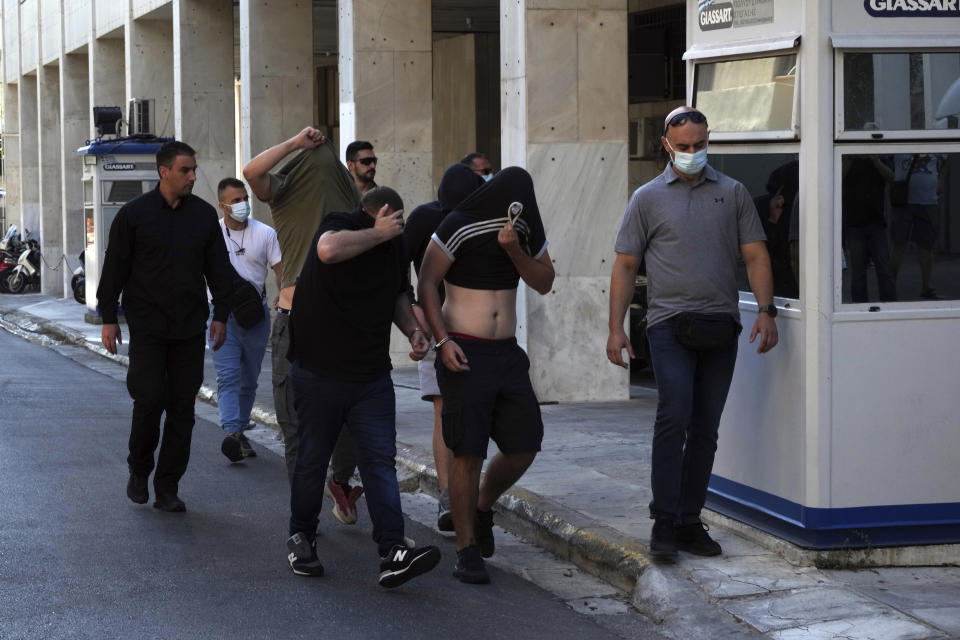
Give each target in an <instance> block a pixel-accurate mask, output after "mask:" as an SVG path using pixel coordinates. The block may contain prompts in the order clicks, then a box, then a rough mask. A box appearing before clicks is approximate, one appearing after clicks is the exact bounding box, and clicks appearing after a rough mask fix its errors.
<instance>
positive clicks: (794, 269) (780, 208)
mask: <svg viewBox="0 0 960 640" xmlns="http://www.w3.org/2000/svg"><path fill="white" fill-rule="evenodd" d="M709 161H710V166H711V167H713V168H714V169H716V170H717V171H720V172H721V173H725V174H726V175H728V176H730V177H731V178H733V179H734V180H737V181H739V182H741V183H743V185H744V186H745V187H746V188H747V191H749V192H750V196H751V197H752V198H753V203H754V205H755V206H756V208H757V215H759V216H760V222H761V224H763V231H764V233H766V235H767V250H768V251H769V252H770V263H771V266H772V267H773V294H774V295H775V296H777V297H779V298H798V297H799V295H800V286H799V281H800V276H799V274H800V206H799V198H798V193H799V189H800V163H799V158H798V155H797V154H796V153H744V154H740V153H737V154H710V157H709ZM737 282H738V284H739V287H740V290H742V291H750V283H749V281H748V280H747V270H746V267H745V266H744V265H743V261H742V259H741V261H740V267H739V270H738V276H737Z"/></svg>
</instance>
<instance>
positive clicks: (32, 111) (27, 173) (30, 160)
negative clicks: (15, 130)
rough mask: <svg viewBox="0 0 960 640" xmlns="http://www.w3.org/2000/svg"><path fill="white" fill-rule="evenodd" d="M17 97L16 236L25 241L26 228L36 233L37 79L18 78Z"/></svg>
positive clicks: (37, 209) (37, 226)
mask: <svg viewBox="0 0 960 640" xmlns="http://www.w3.org/2000/svg"><path fill="white" fill-rule="evenodd" d="M17 96H18V98H19V101H20V105H19V108H18V111H19V113H20V207H21V209H20V210H21V218H20V219H21V225H20V233H21V234H22V235H23V236H24V238H25V237H26V230H28V229H29V230H30V231H33V232H39V231H40V188H39V186H40V153H39V139H38V131H37V127H38V124H39V122H38V118H37V76H35V75H31V76H22V77H21V78H20V91H19V92H18V93H17ZM11 186H13V185H12V184H11Z"/></svg>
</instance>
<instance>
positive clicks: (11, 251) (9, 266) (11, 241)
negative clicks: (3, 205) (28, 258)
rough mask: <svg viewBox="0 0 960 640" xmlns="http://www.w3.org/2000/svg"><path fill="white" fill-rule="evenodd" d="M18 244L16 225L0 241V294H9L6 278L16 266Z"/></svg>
mask: <svg viewBox="0 0 960 640" xmlns="http://www.w3.org/2000/svg"><path fill="white" fill-rule="evenodd" d="M20 244H21V243H20V232H19V231H18V230H17V225H15V224H12V225H10V228H9V229H7V233H6V235H4V236H3V239H2V240H0V293H10V289H9V288H8V287H7V278H8V277H9V276H10V274H11V273H12V272H13V268H14V267H15V266H17V260H18V259H19V258H20V253H21V247H20Z"/></svg>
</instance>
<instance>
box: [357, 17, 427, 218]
mask: <svg viewBox="0 0 960 640" xmlns="http://www.w3.org/2000/svg"><path fill="white" fill-rule="evenodd" d="M338 6H339V16H338V18H339V22H340V39H339V43H338V50H339V64H340V149H341V151H340V159H341V160H344V158H343V156H344V151H345V150H346V147H347V145H348V144H350V142H352V141H353V140H357V139H360V140H369V141H370V142H371V143H372V144H373V146H374V150H375V153H376V154H377V157H378V158H379V162H378V164H377V177H376V181H377V183H378V184H381V185H385V186H390V187H393V188H394V189H396V190H397V191H398V192H399V193H400V195H401V196H403V199H404V202H405V203H406V204H407V208H408V209H413V207H415V206H417V205H418V204H422V203H424V202H429V201H432V200H435V199H436V193H435V191H434V189H433V179H432V173H433V109H432V104H433V99H432V91H431V87H432V75H433V71H432V68H433V61H432V53H431V51H432V33H431V15H430V0H407V1H406V2H393V1H392V0H340V2H339V3H338Z"/></svg>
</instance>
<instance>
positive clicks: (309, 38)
mask: <svg viewBox="0 0 960 640" xmlns="http://www.w3.org/2000/svg"><path fill="white" fill-rule="evenodd" d="M313 112H314V108H313V12H312V3H311V2H309V0H274V1H271V2H259V1H257V0H240V145H241V147H240V149H241V150H240V153H241V160H242V163H243V164H246V162H247V161H248V160H250V158H252V157H253V156H255V155H257V154H258V153H260V152H261V151H263V150H264V149H266V148H268V147H272V146H273V145H275V144H277V143H278V142H282V141H283V140H286V139H287V138H289V137H290V136H293V135H295V134H296V133H297V132H298V131H300V130H301V129H303V128H304V127H305V126H307V125H309V124H311V123H312V121H313ZM253 200H254V201H255V202H254V205H253V211H254V215H255V217H256V218H257V219H258V220H260V221H261V222H265V223H267V224H271V225H272V219H271V217H270V210H269V208H268V207H266V206H265V205H263V204H262V203H260V202H256V199H255V198H254V199H253ZM267 280H268V281H269V278H268V279H267Z"/></svg>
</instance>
